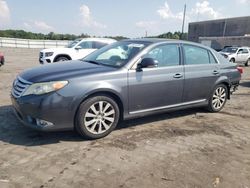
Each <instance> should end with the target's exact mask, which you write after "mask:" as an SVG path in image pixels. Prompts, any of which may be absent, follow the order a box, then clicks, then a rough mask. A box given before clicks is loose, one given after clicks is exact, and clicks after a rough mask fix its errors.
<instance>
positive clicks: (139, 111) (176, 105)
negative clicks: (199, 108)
mask: <svg viewBox="0 0 250 188" xmlns="http://www.w3.org/2000/svg"><path fill="white" fill-rule="evenodd" d="M205 101H206V99H201V100H195V101H190V102H183V103H179V104H172V105H168V106H161V107H156V108H148V109H144V110H137V111H132V112H129V114H139V113H143V112H150V111H157V110H163V109H168V108H175V107H180V106H185V105H191V104H197V103H201V102H205Z"/></svg>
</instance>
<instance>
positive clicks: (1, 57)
mask: <svg viewBox="0 0 250 188" xmlns="http://www.w3.org/2000/svg"><path fill="white" fill-rule="evenodd" d="M4 61H5V60H4V55H3V53H2V52H0V67H1V66H2V65H4Z"/></svg>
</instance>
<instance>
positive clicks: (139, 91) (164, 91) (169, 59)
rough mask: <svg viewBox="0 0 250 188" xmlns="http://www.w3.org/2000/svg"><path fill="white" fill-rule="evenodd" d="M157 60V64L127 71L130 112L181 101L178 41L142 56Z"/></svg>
mask: <svg viewBox="0 0 250 188" xmlns="http://www.w3.org/2000/svg"><path fill="white" fill-rule="evenodd" d="M145 57H147V58H148V57H150V58H153V59H155V60H157V61H158V62H159V64H158V67H154V68H144V69H143V70H142V71H136V70H134V69H131V70H130V71H129V73H128V85H129V112H130V113H131V114H135V113H140V112H147V111H153V110H157V109H163V108H167V107H171V105H175V104H179V103H181V102H182V101H181V100H182V92H183V82H184V75H183V74H184V72H183V66H182V65H181V60H180V48H179V46H178V44H165V45H160V46H157V47H155V48H153V49H152V50H150V51H149V52H148V53H147V54H146V55H144V56H143V57H142V58H145Z"/></svg>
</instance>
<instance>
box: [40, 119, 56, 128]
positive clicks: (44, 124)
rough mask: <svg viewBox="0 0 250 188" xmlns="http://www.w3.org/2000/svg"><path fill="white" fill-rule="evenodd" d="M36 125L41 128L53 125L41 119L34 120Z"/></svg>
mask: <svg viewBox="0 0 250 188" xmlns="http://www.w3.org/2000/svg"><path fill="white" fill-rule="evenodd" d="M36 124H37V125H38V126H41V127H50V126H53V125H54V124H53V123H51V122H49V121H45V120H42V119H36Z"/></svg>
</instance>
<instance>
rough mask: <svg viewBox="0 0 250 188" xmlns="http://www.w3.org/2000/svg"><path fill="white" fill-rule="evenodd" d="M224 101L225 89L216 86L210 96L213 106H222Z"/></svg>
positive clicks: (217, 108) (215, 107) (216, 107)
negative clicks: (211, 96)
mask: <svg viewBox="0 0 250 188" xmlns="http://www.w3.org/2000/svg"><path fill="white" fill-rule="evenodd" d="M225 102H226V89H225V88H224V87H218V88H217V89H216V90H215V92H214V94H213V98H212V105H213V108H214V109H216V110H219V109H220V108H222V107H223V106H224V104H225Z"/></svg>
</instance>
